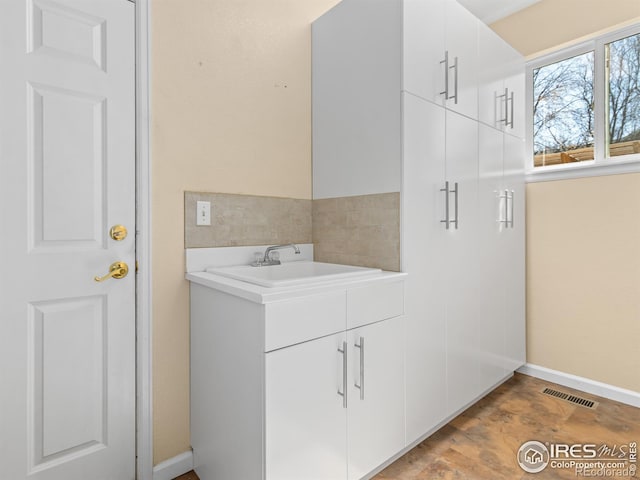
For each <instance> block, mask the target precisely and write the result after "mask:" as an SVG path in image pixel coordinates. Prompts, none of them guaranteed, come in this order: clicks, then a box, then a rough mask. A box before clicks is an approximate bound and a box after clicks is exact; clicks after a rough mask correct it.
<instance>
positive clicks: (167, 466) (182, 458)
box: [153, 450, 193, 480]
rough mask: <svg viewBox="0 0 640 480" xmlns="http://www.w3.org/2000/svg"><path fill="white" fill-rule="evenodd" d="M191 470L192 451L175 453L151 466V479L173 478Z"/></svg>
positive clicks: (163, 479) (164, 479) (166, 479)
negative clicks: (173, 455) (171, 456)
mask: <svg viewBox="0 0 640 480" xmlns="http://www.w3.org/2000/svg"><path fill="white" fill-rule="evenodd" d="M191 470H193V452H192V451H191V450H189V451H188V452H184V453H181V454H180V455H176V456H175V457H173V458H170V459H169V460H165V461H164V462H161V463H159V464H158V465H156V466H155V467H153V480H173V479H174V478H176V477H179V476H180V475H183V474H185V473H187V472H190V471H191Z"/></svg>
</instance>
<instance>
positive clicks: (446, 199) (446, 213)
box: [440, 181, 451, 230]
mask: <svg viewBox="0 0 640 480" xmlns="http://www.w3.org/2000/svg"><path fill="white" fill-rule="evenodd" d="M440 191H441V192H444V220H440V223H444V225H445V228H446V229H447V230H449V224H450V223H451V221H450V220H449V182H448V181H446V182H444V188H441V189H440Z"/></svg>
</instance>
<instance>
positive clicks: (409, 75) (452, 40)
mask: <svg viewBox="0 0 640 480" xmlns="http://www.w3.org/2000/svg"><path fill="white" fill-rule="evenodd" d="M403 7H404V10H403V22H404V23H403V47H404V50H403V74H404V76H403V89H404V90H405V91H407V92H411V93H413V94H414V95H417V96H419V97H421V98H424V99H425V100H429V101H431V102H434V103H437V104H438V105H442V106H445V107H447V108H449V109H451V110H453V111H455V112H458V113H461V114H463V115H466V116H468V117H471V118H474V119H475V118H477V116H478V92H477V85H478V52H477V31H478V23H479V21H478V20H477V19H476V18H475V17H474V16H473V15H471V14H470V13H469V12H468V11H467V10H465V9H464V8H463V7H462V6H461V5H460V4H458V3H457V2H455V1H453V0H434V1H430V2H425V1H421V0H405V2H404V3H403Z"/></svg>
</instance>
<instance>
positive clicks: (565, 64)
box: [533, 52, 594, 167]
mask: <svg viewBox="0 0 640 480" xmlns="http://www.w3.org/2000/svg"><path fill="white" fill-rule="evenodd" d="M593 124H594V114H593V52H587V53H583V54H582V55H577V56H575V57H571V58H567V59H566V60H562V61H560V62H556V63H552V64H550V65H545V66H543V67H540V68H536V69H535V70H534V71H533V154H534V157H533V160H534V162H533V164H534V166H536V167H538V166H545V165H556V164H559V163H569V162H581V161H584V160H593V158H594V155H593Z"/></svg>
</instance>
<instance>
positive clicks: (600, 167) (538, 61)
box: [525, 23, 640, 182]
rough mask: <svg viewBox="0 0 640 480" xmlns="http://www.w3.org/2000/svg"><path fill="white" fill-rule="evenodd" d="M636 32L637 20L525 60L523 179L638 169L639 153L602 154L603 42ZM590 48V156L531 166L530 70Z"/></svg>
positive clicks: (604, 139)
mask: <svg viewBox="0 0 640 480" xmlns="http://www.w3.org/2000/svg"><path fill="white" fill-rule="evenodd" d="M638 34H640V23H638V24H634V25H631V26H628V27H625V28H621V29H619V30H615V31H613V32H610V33H607V34H604V35H600V36H597V37H595V38H593V39H591V40H588V41H585V42H581V43H579V44H576V45H573V46H571V47H568V48H563V49H562V50H558V51H556V52H552V53H549V54H546V55H542V56H540V57H536V58H533V59H531V60H529V61H528V62H527V63H526V67H525V74H526V77H525V78H526V83H525V95H526V96H525V98H526V105H525V115H526V116H525V119H526V120H525V121H526V149H527V150H526V151H527V156H526V158H527V166H526V178H527V182H541V181H550V180H562V179H569V178H581V177H594V176H600V175H614V174H619V173H638V172H640V154H633V155H624V156H618V157H606V156H605V152H606V137H607V136H606V126H607V125H606V115H607V111H606V110H607V108H608V105H606V104H605V101H606V90H605V89H606V86H607V81H608V80H607V78H606V68H605V58H604V57H605V45H606V44H608V43H612V42H615V41H616V40H620V39H622V38H626V37H629V36H632V35H638ZM591 51H593V52H594V76H593V82H594V84H593V88H594V91H593V98H594V159H593V160H588V161H584V162H576V163H566V164H561V165H547V166H542V167H534V166H533V71H534V70H535V69H537V68H540V67H544V66H546V65H550V64H552V63H556V62H560V61H562V60H566V59H569V58H572V57H575V56H577V55H582V54H584V53H587V52H591Z"/></svg>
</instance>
